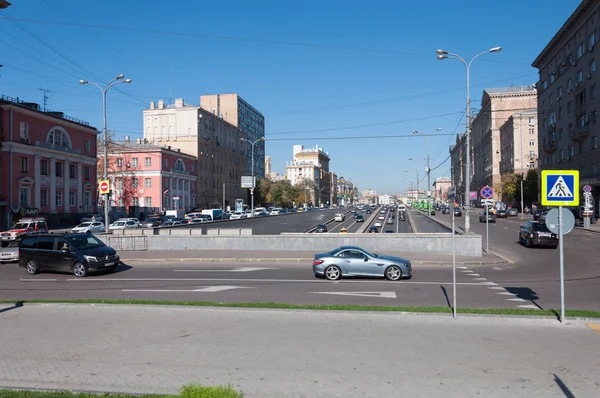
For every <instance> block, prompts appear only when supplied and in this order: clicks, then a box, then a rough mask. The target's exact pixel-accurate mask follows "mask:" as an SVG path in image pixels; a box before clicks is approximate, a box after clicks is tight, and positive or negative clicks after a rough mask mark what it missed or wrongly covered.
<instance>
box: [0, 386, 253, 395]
mask: <svg viewBox="0 0 600 398" xmlns="http://www.w3.org/2000/svg"><path fill="white" fill-rule="evenodd" d="M0 397H1V398H102V397H104V398H241V397H243V394H242V393H241V392H238V391H236V390H234V389H233V387H231V386H225V387H224V386H216V387H205V386H201V385H200V384H190V385H187V386H183V387H182V388H181V391H180V392H179V394H177V395H133V394H91V393H72V392H68V391H18V390H0Z"/></svg>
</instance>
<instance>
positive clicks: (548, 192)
mask: <svg viewBox="0 0 600 398" xmlns="http://www.w3.org/2000/svg"><path fill="white" fill-rule="evenodd" d="M542 205H544V206H579V170H542Z"/></svg>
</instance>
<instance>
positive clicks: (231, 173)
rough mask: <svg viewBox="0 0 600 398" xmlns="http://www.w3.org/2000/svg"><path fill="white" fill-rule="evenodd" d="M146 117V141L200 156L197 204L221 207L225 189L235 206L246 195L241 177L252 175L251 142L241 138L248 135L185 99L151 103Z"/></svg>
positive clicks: (198, 157)
mask: <svg viewBox="0 0 600 398" xmlns="http://www.w3.org/2000/svg"><path fill="white" fill-rule="evenodd" d="M143 119H144V121H143V126H144V127H143V129H144V139H145V142H147V143H151V144H154V145H158V146H170V147H171V148H176V149H180V150H181V152H182V153H185V154H188V155H192V156H195V157H196V158H197V165H196V170H197V171H196V175H197V180H196V189H195V192H196V197H195V201H196V205H197V207H202V208H214V207H216V208H221V207H222V206H223V191H225V206H234V205H235V199H238V198H240V199H244V198H246V197H247V192H246V191H247V190H245V189H242V188H241V177H242V176H244V175H249V174H247V170H246V166H247V164H246V158H247V157H248V156H250V155H249V154H250V145H248V143H247V142H245V141H242V138H244V139H248V134H246V133H245V132H243V131H242V130H240V129H239V128H238V127H236V126H234V125H233V124H231V123H229V122H227V121H226V120H224V119H222V118H220V117H218V116H217V115H214V114H213V113H212V112H210V111H208V110H206V109H204V108H201V107H199V106H196V105H188V104H186V103H185V102H184V100H183V99H182V98H179V99H176V100H175V103H174V104H165V102H164V101H163V100H160V101H158V103H155V102H154V101H153V102H151V103H150V107H149V108H148V109H146V110H144V111H143ZM257 146H258V145H257ZM262 167H263V169H264V159H263V160H262Z"/></svg>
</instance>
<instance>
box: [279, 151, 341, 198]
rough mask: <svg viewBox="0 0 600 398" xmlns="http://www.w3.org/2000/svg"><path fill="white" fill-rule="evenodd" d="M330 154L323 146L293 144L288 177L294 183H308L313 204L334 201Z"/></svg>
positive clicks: (287, 171)
mask: <svg viewBox="0 0 600 398" xmlns="http://www.w3.org/2000/svg"><path fill="white" fill-rule="evenodd" d="M330 160H331V159H330V157H329V154H327V153H326V152H325V151H324V150H323V148H319V146H318V145H317V146H315V147H314V148H304V147H303V146H302V145H294V146H293V160H292V161H290V162H287V164H286V168H285V174H286V179H288V180H289V181H290V183H291V184H292V185H296V184H306V185H307V186H309V187H310V191H309V192H310V195H309V196H310V203H312V205H313V206H321V205H323V206H324V205H329V204H331V203H332V202H333V193H335V186H333V180H334V178H333V173H332V172H330V171H329V161H330Z"/></svg>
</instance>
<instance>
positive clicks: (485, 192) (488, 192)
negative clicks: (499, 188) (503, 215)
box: [481, 185, 494, 199]
mask: <svg viewBox="0 0 600 398" xmlns="http://www.w3.org/2000/svg"><path fill="white" fill-rule="evenodd" d="M492 196H494V190H493V189H492V187H490V186H489V185H486V186H485V187H483V188H481V197H482V198H484V199H489V198H491V197H492Z"/></svg>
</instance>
